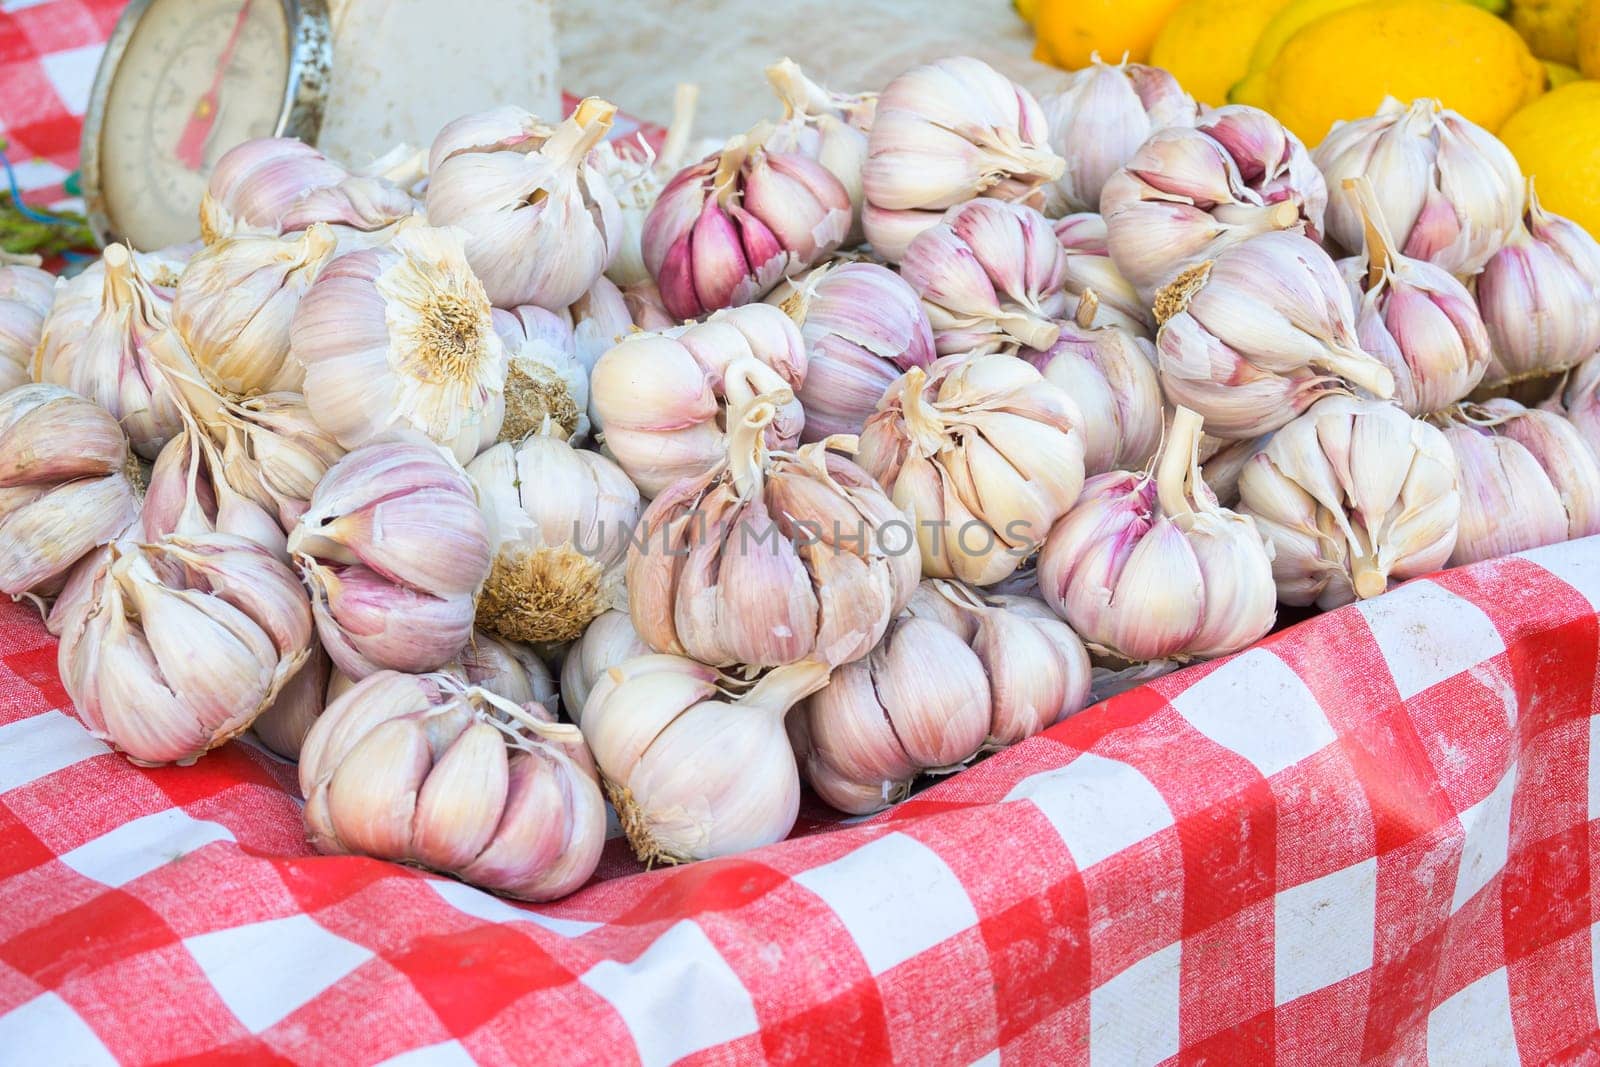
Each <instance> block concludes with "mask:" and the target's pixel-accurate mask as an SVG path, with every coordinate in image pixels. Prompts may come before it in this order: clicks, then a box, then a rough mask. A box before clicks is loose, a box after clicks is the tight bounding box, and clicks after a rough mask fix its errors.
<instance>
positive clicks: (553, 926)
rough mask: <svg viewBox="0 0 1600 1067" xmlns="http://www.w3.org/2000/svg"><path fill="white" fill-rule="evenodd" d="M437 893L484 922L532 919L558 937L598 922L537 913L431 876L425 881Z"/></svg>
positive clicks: (479, 891)
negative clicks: (429, 880)
mask: <svg viewBox="0 0 1600 1067" xmlns="http://www.w3.org/2000/svg"><path fill="white" fill-rule="evenodd" d="M428 884H429V886H430V887H432V889H433V891H434V892H435V893H437V894H439V897H440V898H441V899H442V900H443V901H444V902H445V903H446V904H448V905H450V906H451V907H452V908H455V909H456V910H457V911H461V912H466V913H467V914H468V915H471V916H473V917H474V918H477V919H482V920H484V921H485V922H492V923H511V922H525V923H535V924H537V925H539V926H542V927H544V928H545V929H546V930H549V931H551V932H553V933H557V934H560V935H561V936H562V937H577V936H579V935H580V934H586V933H588V932H589V931H590V930H593V929H595V928H596V927H597V926H599V925H600V923H591V922H583V921H581V920H579V919H559V918H556V917H555V916H553V915H540V914H539V913H538V912H536V911H527V910H524V909H522V908H517V907H513V906H512V905H510V904H507V903H506V902H505V901H503V900H500V899H498V898H496V897H491V896H490V895H489V894H488V893H485V892H483V891H482V890H478V889H474V888H472V887H471V886H470V885H464V884H463V883H461V882H448V881H445V880H444V879H435V880H433V881H431V882H429V883H428Z"/></svg>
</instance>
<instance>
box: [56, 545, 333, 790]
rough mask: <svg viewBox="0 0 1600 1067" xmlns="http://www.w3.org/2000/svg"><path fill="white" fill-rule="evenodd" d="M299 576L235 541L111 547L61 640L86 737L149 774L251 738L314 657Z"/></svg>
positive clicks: (67, 682)
mask: <svg viewBox="0 0 1600 1067" xmlns="http://www.w3.org/2000/svg"><path fill="white" fill-rule="evenodd" d="M311 641H312V632H311V610H310V608H309V607H308V605H307V604H306V595H305V590H303V589H301V588H300V583H299V582H298V581H296V580H295V576H294V574H293V573H292V572H291V571H290V570H289V568H288V567H286V566H285V565H284V564H282V563H280V562H279V561H278V560H276V559H274V558H273V556H272V554H271V553H269V552H268V551H267V550H266V549H264V548H262V547H261V546H259V545H256V544H254V543H252V542H250V541H246V540H244V539H242V538H238V537H231V536H228V535H226V534H199V535H196V536H193V537H185V536H172V537H166V538H163V539H162V540H161V541H159V542H156V543H154V544H135V543H133V542H131V541H121V542H117V543H115V544H113V545H112V546H111V550H110V552H109V553H108V555H107V565H106V566H104V567H102V568H100V569H99V570H98V571H96V572H95V573H94V574H93V575H92V579H91V582H90V588H89V589H88V591H87V595H86V603H85V605H84V606H83V608H82V610H80V611H78V612H76V613H74V614H73V615H72V616H71V619H70V622H69V624H68V625H67V626H66V628H65V629H64V631H63V633H62V635H61V647H60V651H59V663H60V668H61V681H62V684H63V685H64V686H65V687H66V690H67V693H68V695H69V696H71V697H72V702H73V704H74V706H75V707H76V708H77V711H78V716H79V718H81V719H82V720H83V724H84V725H85V726H86V727H88V729H89V732H90V733H92V734H93V735H94V736H95V737H98V738H100V739H101V740H102V741H107V742H110V743H111V744H112V745H114V746H116V747H117V748H118V749H120V750H122V751H123V752H125V753H127V755H128V758H129V759H131V760H132V761H133V762H135V763H138V764H140V765H143V766H156V765H159V764H163V763H178V764H181V765H186V764H190V763H193V762H194V761H195V760H196V759H198V758H199V757H200V756H201V755H203V754H204V753H205V752H206V751H207V750H208V749H212V748H215V747H216V746H218V745H220V744H222V743H224V742H225V741H228V740H229V739H231V738H233V737H236V736H237V735H239V734H240V733H243V732H244V731H245V730H246V729H248V728H249V726H250V724H251V722H253V721H254V720H255V718H256V716H257V715H259V714H260V713H261V712H262V711H263V710H265V709H266V708H267V707H268V706H269V705H270V704H271V703H272V702H273V700H274V699H275V698H276V697H277V695H278V693H279V692H280V691H281V690H282V688H283V687H284V685H285V684H286V683H287V682H288V680H289V679H290V678H292V677H294V674H295V672H296V671H298V670H299V669H300V666H301V664H302V663H304V662H305V660H306V657H307V656H308V655H309V654H310V648H311Z"/></svg>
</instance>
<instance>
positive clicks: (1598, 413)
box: [1542, 359, 1600, 459]
mask: <svg viewBox="0 0 1600 1067" xmlns="http://www.w3.org/2000/svg"><path fill="white" fill-rule="evenodd" d="M1542 406H1543V407H1546V408H1549V409H1550V410H1553V411H1557V412H1559V413H1561V414H1562V415H1565V416H1566V417H1567V421H1568V422H1570V423H1572V425H1573V427H1574V428H1575V429H1576V430H1577V431H1578V435H1579V436H1580V437H1582V438H1583V439H1584V441H1585V442H1587V443H1588V445H1589V450H1590V451H1591V452H1593V453H1594V454H1595V457H1596V458H1597V459H1600V359H1588V360H1584V361H1583V362H1582V363H1580V364H1578V366H1576V367H1575V368H1573V370H1572V372H1571V373H1570V374H1569V375H1568V376H1567V381H1566V384H1565V385H1564V386H1563V387H1562V389H1561V391H1560V392H1559V393H1557V394H1556V396H1554V397H1552V398H1551V400H1550V401H1549V402H1548V403H1547V404H1544V405H1542Z"/></svg>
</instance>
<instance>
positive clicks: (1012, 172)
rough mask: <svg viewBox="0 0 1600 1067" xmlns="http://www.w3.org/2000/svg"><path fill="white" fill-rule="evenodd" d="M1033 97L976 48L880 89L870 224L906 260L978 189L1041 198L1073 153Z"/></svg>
mask: <svg viewBox="0 0 1600 1067" xmlns="http://www.w3.org/2000/svg"><path fill="white" fill-rule="evenodd" d="M1048 138H1049V129H1048V126H1047V124H1046V122H1045V117H1044V112H1043V111H1041V110H1040V109H1039V104H1038V101H1036V100H1034V98H1033V95H1032V94H1031V93H1029V92H1028V90H1026V89H1024V88H1023V87H1022V86H1020V85H1018V84H1016V83H1015V82H1013V81H1012V80H1011V79H1009V78H1007V77H1006V76H1005V75H1003V74H1001V73H1000V72H999V71H997V70H995V69H994V68H993V67H991V66H989V65H988V64H987V63H985V62H983V61H982V60H979V59H974V58H972V57H971V56H953V57H950V58H946V59H939V60H935V61H934V62H932V63H927V64H924V65H922V66H919V67H913V68H911V69H910V70H908V71H906V72H905V73H904V74H901V75H900V76H899V77H897V78H895V79H894V80H893V81H891V82H890V83H889V84H888V86H887V87H885V88H884V90H883V92H882V93H881V94H879V96H878V106H877V110H876V113H875V115H874V117H873V120H872V130H871V132H870V133H869V134H868V135H867V161H866V163H865V164H863V166H862V168H861V191H862V197H863V201H864V202H863V205H862V209H861V223H862V227H863V229H864V230H865V232H866V235H867V240H868V241H869V242H871V244H872V248H873V251H875V252H876V253H877V254H878V255H880V256H882V257H883V258H885V259H887V260H888V261H889V262H891V263H898V262H899V261H900V257H901V256H902V255H904V254H905V250H906V246H907V245H909V244H910V243H911V240H912V238H914V237H916V236H917V234H919V233H921V232H922V231H923V230H925V229H927V228H928V227H930V226H933V225H934V224H936V223H937V222H938V221H939V218H940V216H941V215H942V214H943V213H944V211H945V210H946V209H947V208H950V207H954V206H955V205H956V204H960V203H964V202H966V201H968V200H971V199H973V198H974V197H978V196H992V197H995V198H997V199H1000V200H1014V201H1022V202H1024V203H1030V204H1032V205H1033V206H1042V204H1043V202H1044V195H1043V192H1042V190H1041V189H1040V186H1041V185H1043V184H1044V183H1046V182H1052V181H1055V180H1056V179H1057V178H1059V177H1061V174H1062V172H1063V171H1064V170H1065V169H1066V161H1065V160H1063V159H1062V158H1061V157H1060V156H1058V155H1056V154H1055V153H1054V152H1052V151H1051V150H1050V147H1049V144H1048Z"/></svg>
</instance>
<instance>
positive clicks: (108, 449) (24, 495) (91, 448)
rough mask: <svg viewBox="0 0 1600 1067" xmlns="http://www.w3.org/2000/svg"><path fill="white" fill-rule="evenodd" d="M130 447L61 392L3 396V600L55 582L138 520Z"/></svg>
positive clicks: (99, 412) (102, 415)
mask: <svg viewBox="0 0 1600 1067" xmlns="http://www.w3.org/2000/svg"><path fill="white" fill-rule="evenodd" d="M127 465H128V440H127V438H126V437H124V436H123V434H122V429H121V428H120V427H119V426H118V425H117V423H116V420H115V419H113V418H112V417H111V416H110V415H108V414H107V413H106V412H105V411H104V410H103V409H102V408H99V407H97V406H95V405H94V404H92V403H90V402H89V401H87V400H85V399H83V398H82V397H80V396H78V395H77V394H75V393H72V392H69V391H68V390H66V389H63V388H61V387H60V386H55V385H42V384H29V385H22V386H18V387H17V388H15V389H11V390H8V391H6V392H4V393H0V593H5V594H6V595H8V596H13V597H15V596H20V595H21V594H23V593H25V592H28V591H29V590H31V589H35V588H39V587H41V586H47V585H51V584H54V583H56V582H57V581H58V580H60V579H64V578H65V576H66V574H67V572H68V571H69V570H70V569H71V568H72V567H73V565H74V564H75V563H77V561H78V560H79V559H82V558H83V557H84V556H86V555H88V554H90V553H91V552H92V551H93V550H94V549H95V548H96V546H99V545H103V544H106V543H107V542H109V541H112V540H114V539H115V538H117V537H118V536H120V535H121V534H122V533H123V532H124V531H126V530H127V529H128V528H129V527H130V526H132V525H133V524H134V523H135V522H137V520H138V515H139V503H138V500H137V498H136V497H135V495H134V489H133V486H132V485H131V484H129V482H128V479H127V477H126V475H125V474H124V473H123V472H124V470H125V469H126V467H127Z"/></svg>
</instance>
